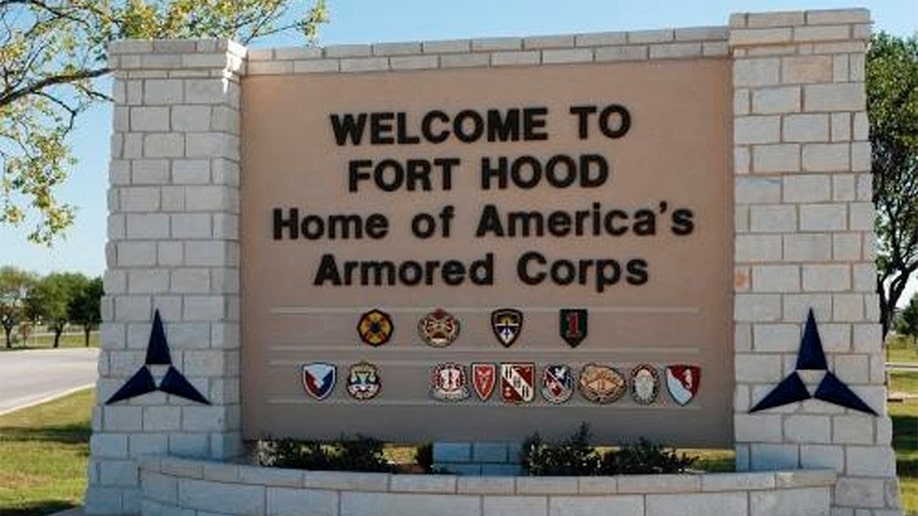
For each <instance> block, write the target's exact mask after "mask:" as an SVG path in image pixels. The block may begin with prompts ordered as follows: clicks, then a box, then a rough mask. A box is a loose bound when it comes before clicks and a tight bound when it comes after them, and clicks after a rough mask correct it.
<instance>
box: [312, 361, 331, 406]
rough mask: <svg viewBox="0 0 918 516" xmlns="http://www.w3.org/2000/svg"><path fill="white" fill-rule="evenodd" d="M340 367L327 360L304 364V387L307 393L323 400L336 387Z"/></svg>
mask: <svg viewBox="0 0 918 516" xmlns="http://www.w3.org/2000/svg"><path fill="white" fill-rule="evenodd" d="M337 378H338V368H337V367H335V366H334V365H332V364H328V363H325V362H313V363H311V364H305V365H303V388H304V389H306V394H309V395H310V396H312V397H313V398H315V399H317V400H319V401H322V400H324V399H325V398H327V397H328V396H329V394H331V393H332V391H333V390H334V389H335V380H336V379H337Z"/></svg>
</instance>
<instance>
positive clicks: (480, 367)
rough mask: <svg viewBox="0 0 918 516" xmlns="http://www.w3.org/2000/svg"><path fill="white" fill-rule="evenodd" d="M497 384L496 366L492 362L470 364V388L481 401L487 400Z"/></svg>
mask: <svg viewBox="0 0 918 516" xmlns="http://www.w3.org/2000/svg"><path fill="white" fill-rule="evenodd" d="M495 385H497V366H496V365H494V364H483V363H475V364H472V389H474V390H475V394H476V395H477V396H478V398H479V399H480V400H481V401H488V400H489V399H490V398H491V394H492V393H493V392H494V386H495Z"/></svg>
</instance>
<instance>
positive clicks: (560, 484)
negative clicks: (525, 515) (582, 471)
mask: <svg viewBox="0 0 918 516" xmlns="http://www.w3.org/2000/svg"><path fill="white" fill-rule="evenodd" d="M619 487H620V486H619ZM516 493H517V494H523V495H559V494H577V479H576V478H575V477H517V479H516Z"/></svg>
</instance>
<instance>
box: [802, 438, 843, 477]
mask: <svg viewBox="0 0 918 516" xmlns="http://www.w3.org/2000/svg"><path fill="white" fill-rule="evenodd" d="M800 467H802V468H807V469H811V468H829V469H833V470H835V471H844V469H845V447H844V446H833V445H827V444H804V445H801V446H800Z"/></svg>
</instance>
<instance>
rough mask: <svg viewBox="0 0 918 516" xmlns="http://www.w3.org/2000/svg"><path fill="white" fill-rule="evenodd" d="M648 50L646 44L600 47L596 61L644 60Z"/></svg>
mask: <svg viewBox="0 0 918 516" xmlns="http://www.w3.org/2000/svg"><path fill="white" fill-rule="evenodd" d="M648 52H649V50H648V48H647V46H646V45H629V46H613V47H599V48H597V49H596V61H600V62H604V61H642V60H644V59H647V56H648Z"/></svg>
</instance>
